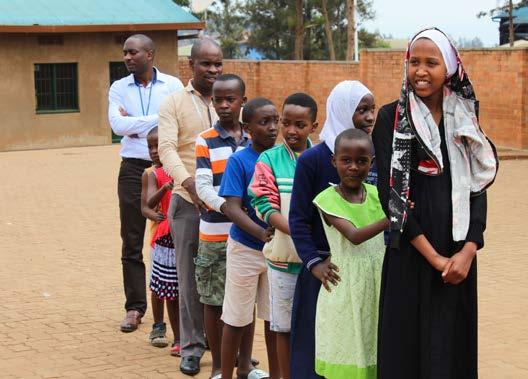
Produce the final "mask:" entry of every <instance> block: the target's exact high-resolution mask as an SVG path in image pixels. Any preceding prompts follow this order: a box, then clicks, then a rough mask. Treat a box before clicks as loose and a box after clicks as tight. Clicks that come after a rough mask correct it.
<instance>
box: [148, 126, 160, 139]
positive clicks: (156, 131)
mask: <svg viewBox="0 0 528 379" xmlns="http://www.w3.org/2000/svg"><path fill="white" fill-rule="evenodd" d="M152 134H158V126H157V125H156V126H155V127H153V128H152V129H150V130H149V132H148V133H147V137H148V136H150V135H152Z"/></svg>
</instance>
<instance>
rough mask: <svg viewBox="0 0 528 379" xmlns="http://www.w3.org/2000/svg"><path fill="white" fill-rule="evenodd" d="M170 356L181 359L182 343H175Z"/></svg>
mask: <svg viewBox="0 0 528 379" xmlns="http://www.w3.org/2000/svg"><path fill="white" fill-rule="evenodd" d="M170 355H172V356H173V357H181V345H180V341H174V343H173V344H172V346H171V349H170Z"/></svg>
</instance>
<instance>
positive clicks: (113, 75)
mask: <svg viewBox="0 0 528 379" xmlns="http://www.w3.org/2000/svg"><path fill="white" fill-rule="evenodd" d="M109 71H110V84H112V83H113V82H115V81H116V80H119V79H121V78H124V77H125V76H128V75H129V74H130V72H128V70H127V68H126V66H125V62H123V61H121V62H110V64H109Z"/></svg>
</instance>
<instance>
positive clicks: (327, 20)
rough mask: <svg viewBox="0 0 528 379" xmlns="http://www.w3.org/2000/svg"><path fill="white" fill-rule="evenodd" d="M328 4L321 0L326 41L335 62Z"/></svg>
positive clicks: (331, 57) (331, 58)
mask: <svg viewBox="0 0 528 379" xmlns="http://www.w3.org/2000/svg"><path fill="white" fill-rule="evenodd" d="M327 4H328V2H327V0H321V13H322V14H323V18H324V27H325V35H326V41H327V43H328V52H329V54H330V60H332V61H335V59H336V55H335V48H334V37H333V36H332V25H331V24H330V18H329V17H328V5H327Z"/></svg>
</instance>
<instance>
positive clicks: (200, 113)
mask: <svg viewBox="0 0 528 379" xmlns="http://www.w3.org/2000/svg"><path fill="white" fill-rule="evenodd" d="M194 97H195V96H194V93H193V94H191V98H192V101H193V104H194V109H195V110H196V113H198V116H199V117H200V121H201V122H202V124H203V123H204V121H205V120H204V118H203V116H202V112H201V111H200V108H199V107H198V104H196V99H195V98H194ZM201 100H202V101H203V103H204V104H205V105H206V106H207V115H208V116H209V127H211V126H212V125H211V113H209V105H207V104H206V103H205V100H203V99H201Z"/></svg>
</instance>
